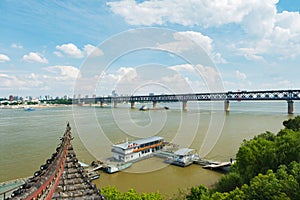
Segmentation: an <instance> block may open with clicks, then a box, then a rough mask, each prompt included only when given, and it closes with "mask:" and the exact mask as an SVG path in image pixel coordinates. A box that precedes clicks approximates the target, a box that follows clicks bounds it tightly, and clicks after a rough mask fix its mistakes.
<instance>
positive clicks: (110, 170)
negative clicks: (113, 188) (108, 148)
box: [106, 162, 132, 174]
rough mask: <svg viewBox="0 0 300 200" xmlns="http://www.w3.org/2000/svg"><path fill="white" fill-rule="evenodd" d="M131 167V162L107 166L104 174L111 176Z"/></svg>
mask: <svg viewBox="0 0 300 200" xmlns="http://www.w3.org/2000/svg"><path fill="white" fill-rule="evenodd" d="M131 165H132V163H131V162H128V163H116V164H109V165H108V166H107V168H106V172H107V173H109V174H112V173H115V172H119V171H122V170H125V169H127V168H129V167H130V166H131Z"/></svg>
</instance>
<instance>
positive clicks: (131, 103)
mask: <svg viewBox="0 0 300 200" xmlns="http://www.w3.org/2000/svg"><path fill="white" fill-rule="evenodd" d="M134 104H135V102H134V101H131V102H130V108H131V109H134V108H135V105H134Z"/></svg>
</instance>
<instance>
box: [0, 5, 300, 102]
mask: <svg viewBox="0 0 300 200" xmlns="http://www.w3.org/2000/svg"><path fill="white" fill-rule="evenodd" d="M299 12H300V1H298V0H264V1H262V0H247V1H243V0H147V1H142V0H139V1H134V0H124V1H101V0H99V1H96V0H93V1H33V0H32V1H31V0H26V1H17V0H10V1H8V0H7V1H6V0H2V1H0V13H1V15H0V27H1V31H0V97H8V95H10V94H13V95H19V96H44V95H51V96H63V95H70V96H72V95H73V94H74V93H75V94H78V93H80V94H81V95H92V94H96V95H97V96H102V95H107V94H109V93H111V91H112V90H114V89H115V90H116V91H117V93H119V94H133V93H136V94H137V93H140V94H148V93H149V92H155V93H183V92H206V91H211V90H212V87H211V84H213V82H214V81H216V80H217V81H218V82H219V83H220V84H221V85H222V87H219V89H220V90H221V89H223V90H225V91H228V90H232V91H236V90H239V89H240V90H263V89H291V88H293V89H299V88H300V79H299V74H300V65H299V64H300V15H299ZM152 28H155V29H156V30H155V31H154V32H153V29H152ZM141 29H143V31H141ZM128 30H138V31H137V32H138V33H137V34H136V32H135V34H128ZM157 31H158V32H157ZM129 32H130V31H129ZM130 33H132V32H130ZM166 36H167V37H166ZM164 37H165V38H164ZM146 39H147V40H149V41H151V42H150V43H151V44H149V43H146V44H145V43H142V42H140V41H142V40H146ZM116 41H118V42H116ZM136 43H138V45H137V44H136ZM143 45H145V46H143ZM147 45H148V46H147ZM149 45H150V47H151V48H149ZM193 45H196V46H200V47H201V48H202V49H203V52H205V55H206V56H207V58H203V57H202V56H198V60H199V62H197V61H195V60H193V61H192V62H189V61H188V60H189V59H190V58H189V55H192V54H193V53H198V52H199V51H198V49H197V52H195V51H196V50H195V48H192V47H191V46H193ZM120 49H122V51H119V50H120ZM193 51H194V52H193ZM114 52H119V54H115V53H114ZM183 52H186V53H183ZM201 55H202V54H201ZM94 58H98V59H94ZM208 58H209V59H210V60H211V62H206V61H207V60H209V59H208ZM90 60H92V61H91V62H90ZM91 63H92V65H93V69H92V70H91V69H90V68H89V65H91ZM86 72H89V73H86ZM85 74H89V76H88V77H86V75H85ZM91 74H92V76H91ZM216 76H217V77H218V79H216V78H215V77H216ZM86 79H87V80H89V81H90V82H91V81H92V83H93V84H91V83H90V82H85V80H86ZM81 83H82V85H84V83H87V85H93V86H92V87H91V88H90V89H86V90H85V91H82V90H81V91H77V90H76V88H77V87H79V86H78V85H81Z"/></svg>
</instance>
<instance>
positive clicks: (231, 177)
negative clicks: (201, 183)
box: [214, 172, 242, 192]
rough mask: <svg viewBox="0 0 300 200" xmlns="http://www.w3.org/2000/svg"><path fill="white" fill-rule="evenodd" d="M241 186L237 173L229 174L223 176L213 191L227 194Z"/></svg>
mask: <svg viewBox="0 0 300 200" xmlns="http://www.w3.org/2000/svg"><path fill="white" fill-rule="evenodd" d="M241 186H242V178H241V176H240V174H239V173H237V172H230V173H229V174H227V175H223V176H222V177H221V179H220V180H219V181H218V183H217V184H216V185H215V188H214V189H215V190H216V191H218V192H229V191H231V190H234V189H235V188H236V187H241Z"/></svg>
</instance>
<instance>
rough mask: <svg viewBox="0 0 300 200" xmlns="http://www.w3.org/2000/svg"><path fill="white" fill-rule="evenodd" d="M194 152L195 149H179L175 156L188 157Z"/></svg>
mask: <svg viewBox="0 0 300 200" xmlns="http://www.w3.org/2000/svg"><path fill="white" fill-rule="evenodd" d="M193 151H195V149H189V148H182V149H179V150H177V151H175V152H174V154H175V155H178V156H185V155H188V154H189V153H190V152H193Z"/></svg>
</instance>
